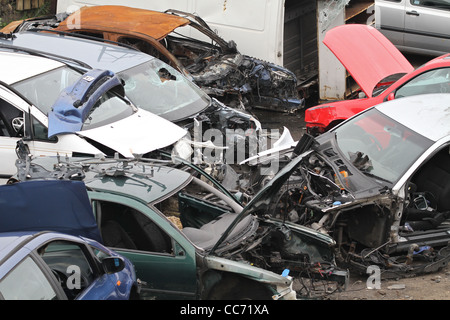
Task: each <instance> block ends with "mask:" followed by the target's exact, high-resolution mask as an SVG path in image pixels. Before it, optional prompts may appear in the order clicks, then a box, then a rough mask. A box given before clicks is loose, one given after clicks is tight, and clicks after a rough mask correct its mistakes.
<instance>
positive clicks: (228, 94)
mask: <svg viewBox="0 0 450 320" xmlns="http://www.w3.org/2000/svg"><path fill="white" fill-rule="evenodd" d="M187 27H192V28H194V29H196V31H197V33H198V34H199V35H200V36H199V38H198V39H197V38H196V39H194V38H191V37H187V36H183V35H182V34H183V31H182V29H183V28H187ZM32 28H46V29H49V28H54V29H55V30H57V31H64V32H72V33H81V34H85V35H90V36H94V37H96V38H100V39H105V40H112V41H116V42H120V43H125V44H128V45H131V46H133V47H135V48H137V49H139V50H141V51H143V52H146V53H149V54H151V55H152V56H155V57H157V58H159V59H161V60H163V61H165V62H167V63H168V64H170V65H171V66H173V67H174V68H177V69H178V70H179V71H180V72H182V73H184V74H185V75H187V76H189V77H191V78H192V80H193V81H194V82H195V83H196V84H197V85H198V86H199V87H201V88H202V89H203V90H205V92H206V93H207V94H209V95H210V96H212V97H216V98H218V99H219V100H221V101H222V102H224V103H225V104H227V105H229V106H231V107H234V108H239V109H242V108H252V107H256V108H267V109H270V110H274V111H283V112H294V111H295V110H298V109H301V108H303V106H304V100H303V99H301V98H300V97H299V94H298V91H297V88H296V86H297V78H296V76H295V75H294V73H292V72H291V71H289V70H287V69H286V68H283V67H281V66H278V65H275V64H273V63H269V62H265V61H262V60H259V59H257V58H252V57H249V56H246V55H243V54H240V53H239V51H238V49H237V48H236V44H235V43H234V42H233V41H229V42H227V41H225V40H223V39H222V38H221V37H219V36H218V35H217V34H216V33H215V32H213V31H212V29H211V28H210V27H209V26H208V25H207V24H206V23H205V22H204V21H203V20H202V19H201V18H200V17H198V16H196V15H193V14H189V13H185V12H180V11H176V10H168V11H167V12H166V13H163V12H158V11H151V10H144V9H138V8H131V7H126V6H113V5H108V6H93V7H82V8H81V9H80V10H79V11H76V12H74V13H72V14H71V15H67V14H58V15H55V16H53V17H42V18H33V19H29V20H25V21H23V22H22V23H20V22H13V23H11V24H10V25H8V26H6V27H4V28H3V29H2V30H1V31H2V32H4V33H10V32H20V31H24V30H29V29H32ZM199 39H201V40H199Z"/></svg>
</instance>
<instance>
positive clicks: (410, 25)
mask: <svg viewBox="0 0 450 320" xmlns="http://www.w3.org/2000/svg"><path fill="white" fill-rule="evenodd" d="M449 22H450V0H426V1H425V0H375V26H376V28H377V29H378V30H380V31H381V32H382V33H383V34H384V35H385V36H386V37H387V38H388V39H389V40H390V41H391V42H392V43H393V44H394V45H395V46H396V47H397V48H398V49H399V50H400V51H403V52H410V53H418V54H425V55H432V56H439V55H441V54H444V53H448V52H450V29H449V28H448V25H449Z"/></svg>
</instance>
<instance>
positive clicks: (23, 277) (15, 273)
mask: <svg viewBox="0 0 450 320" xmlns="http://www.w3.org/2000/svg"><path fill="white" fill-rule="evenodd" d="M0 293H1V295H2V296H3V298H4V299H6V300H55V299H57V295H56V292H55V291H54V290H53V288H52V286H51V284H50V282H49V281H48V279H47V278H46V277H45V275H44V273H43V272H42V270H41V269H40V268H39V266H38V265H37V264H36V262H34V260H33V259H32V258H31V257H26V258H25V259H24V260H23V261H22V262H20V263H19V264H18V265H17V266H16V267H15V268H14V269H13V270H12V271H11V272H9V273H8V275H7V276H6V277H4V278H3V279H2V280H1V281H0Z"/></svg>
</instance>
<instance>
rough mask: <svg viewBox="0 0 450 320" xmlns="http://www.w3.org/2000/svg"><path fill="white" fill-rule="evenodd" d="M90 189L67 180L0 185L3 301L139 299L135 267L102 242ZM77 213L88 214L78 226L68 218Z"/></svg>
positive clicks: (0, 247) (0, 286)
mask: <svg viewBox="0 0 450 320" xmlns="http://www.w3.org/2000/svg"><path fill="white" fill-rule="evenodd" d="M39 190H40V191H39ZM85 190H86V187H85V186H84V183H82V182H76V183H74V184H72V183H69V184H67V183H65V182H64V181H56V182H55V181H39V182H37V183H35V181H33V182H32V183H31V184H28V185H22V186H17V185H4V186H1V187H0V208H1V215H0V300H1V299H5V300H66V299H68V300H128V299H137V298H139V290H140V286H139V282H138V280H137V279H136V274H135V270H134V266H133V265H132V264H131V262H130V261H129V260H128V259H126V258H125V257H122V256H120V255H119V254H117V253H115V252H114V251H111V250H110V249H108V248H106V247H104V246H103V245H101V244H100V243H99V241H97V240H100V238H99V235H98V233H96V231H95V230H96V227H95V221H94V224H92V222H93V219H94V218H93V215H92V211H91V212H89V210H92V209H91V208H90V205H89V201H88V198H87V193H86V191H85ZM42 192H44V193H47V195H49V196H50V195H51V198H52V200H49V199H50V197H49V198H46V197H42V195H43V193H42ZM74 210H76V211H78V212H82V213H84V214H82V217H83V219H81V220H79V221H78V223H73V222H74V221H73V219H70V218H68V216H69V215H68V214H66V213H69V212H73V211H74ZM8 213H13V214H8ZM61 221H64V222H65V223H62V224H61ZM56 224H59V225H60V228H58V230H56V227H55V226H56ZM46 229H47V230H52V231H46Z"/></svg>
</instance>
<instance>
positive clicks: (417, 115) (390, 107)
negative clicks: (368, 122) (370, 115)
mask: <svg viewBox="0 0 450 320" xmlns="http://www.w3.org/2000/svg"><path fill="white" fill-rule="evenodd" d="M375 108H376V109H377V110H379V111H381V112H382V113H384V114H385V115H387V116H388V117H390V118H392V119H394V120H395V121H397V122H399V123H401V124H403V125H405V126H406V127H408V128H410V129H411V130H414V131H415V132H417V133H419V134H421V135H423V136H424V137H426V138H428V139H430V140H433V141H437V140H439V139H441V138H444V137H446V136H449V135H450V126H449V123H450V94H449V93H433V94H424V95H415V96H411V97H404V98H399V99H395V100H392V101H388V102H385V103H381V104H379V105H377V106H375Z"/></svg>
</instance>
